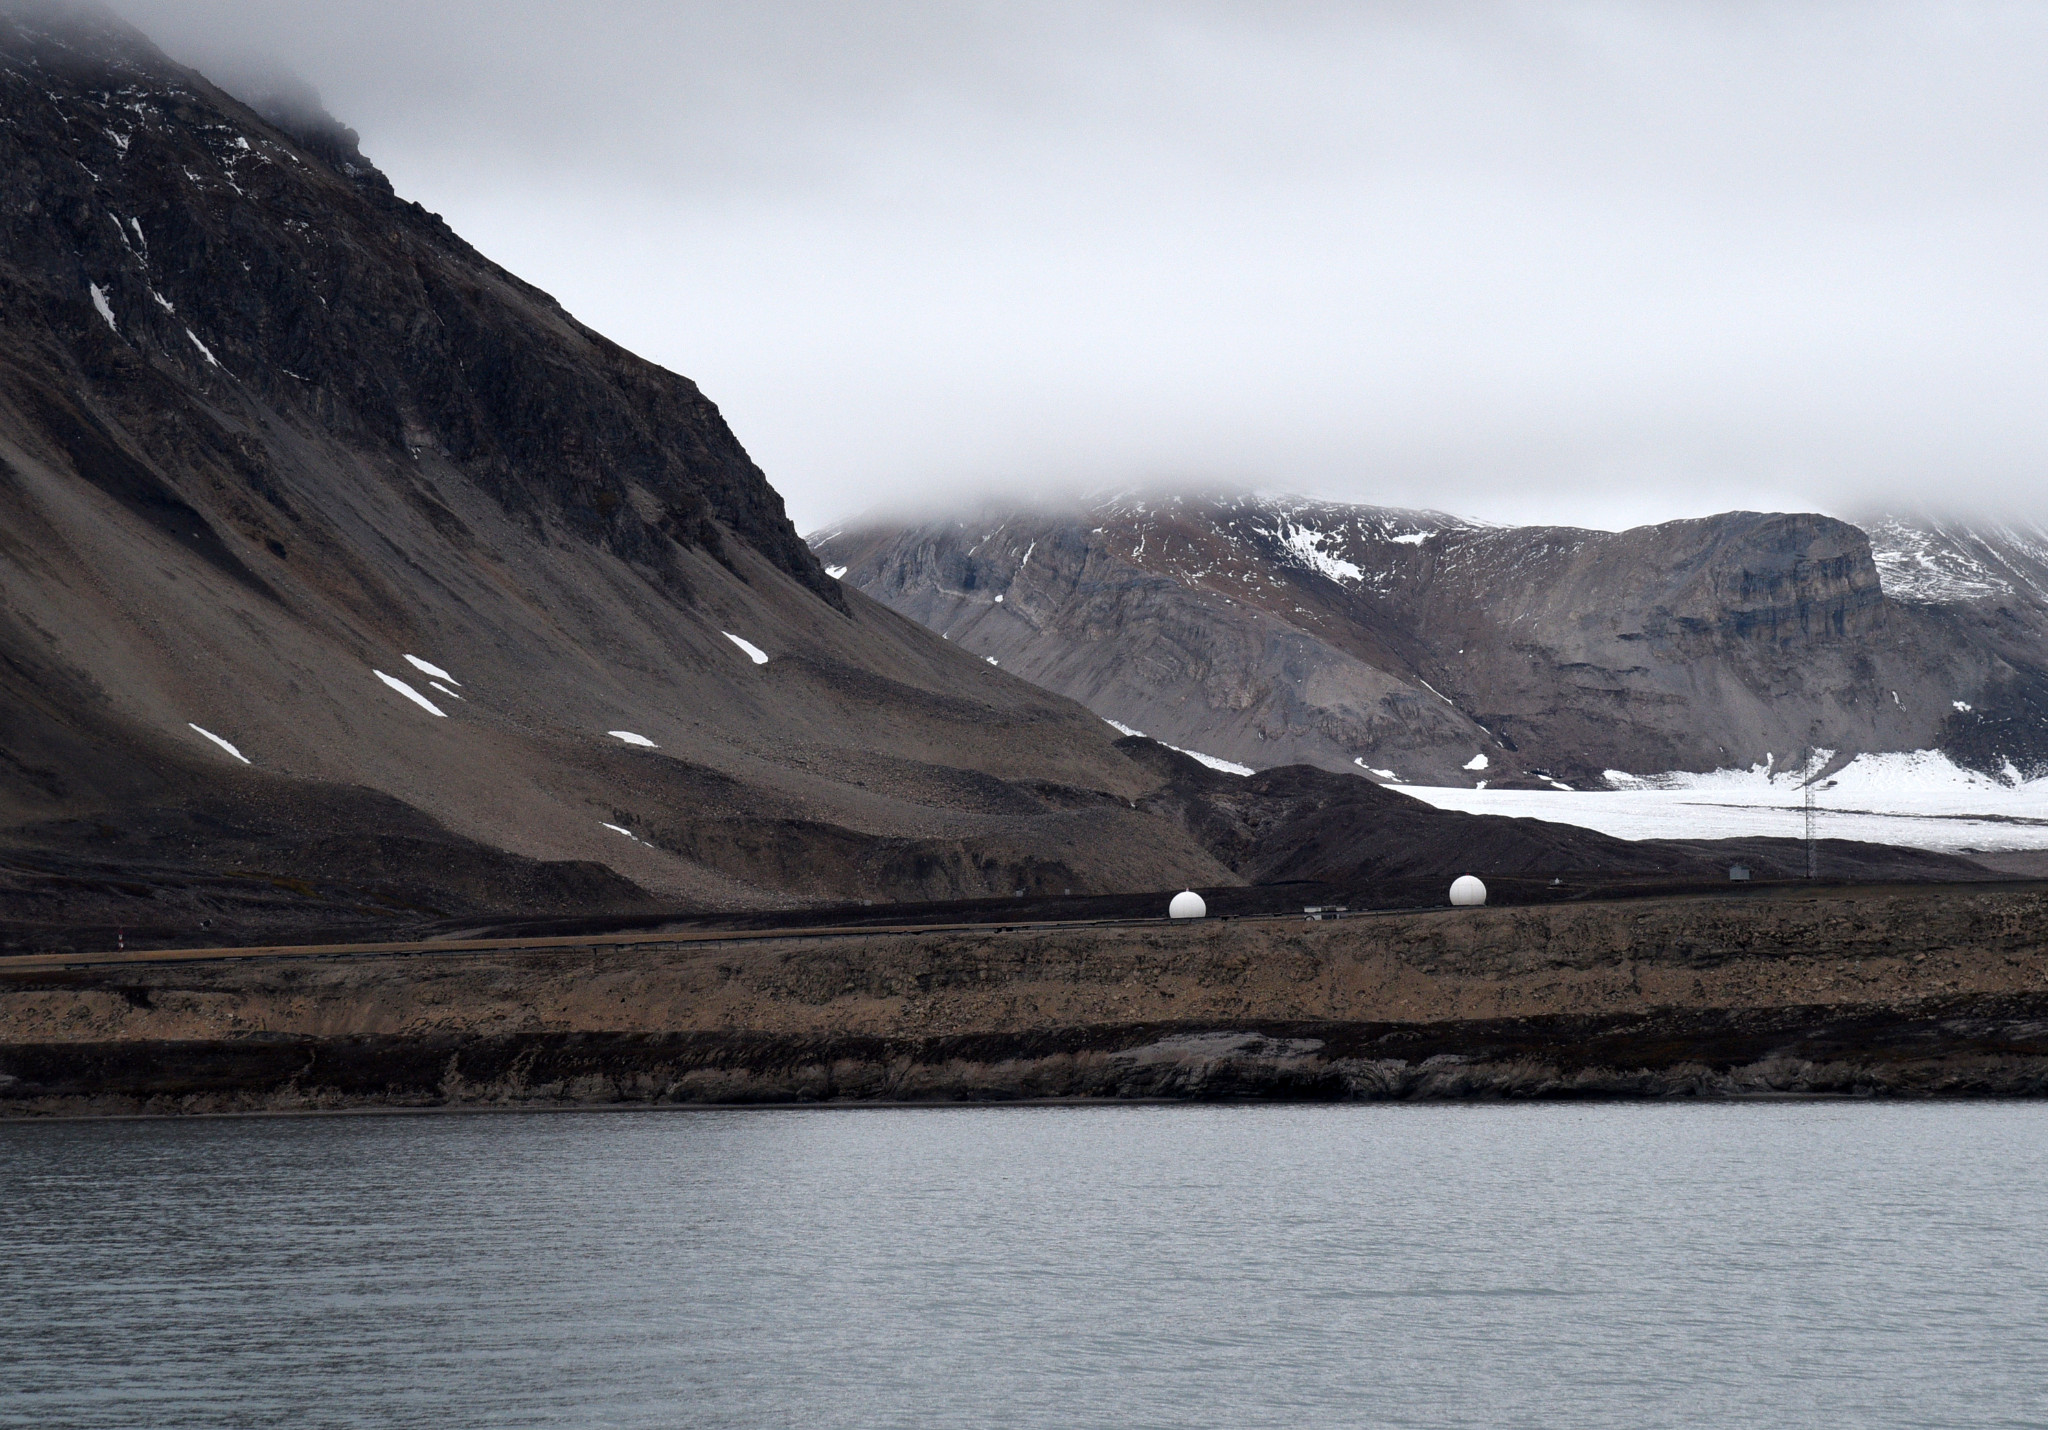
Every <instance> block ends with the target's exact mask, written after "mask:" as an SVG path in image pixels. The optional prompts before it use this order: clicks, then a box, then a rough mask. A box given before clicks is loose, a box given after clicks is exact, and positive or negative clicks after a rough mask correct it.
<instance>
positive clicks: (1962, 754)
mask: <svg viewBox="0 0 2048 1430" xmlns="http://www.w3.org/2000/svg"><path fill="white" fill-rule="evenodd" d="M1880 529H1881V530H1883V531H1884V532H1885V533H1886V536H1885V539H1886V542H1887V544H1886V546H1885V547H1884V548H1883V554H1884V556H1885V562H1884V564H1882V565H1881V564H1880V562H1879V560H1878V559H1877V554H1876V553H1874V552H1873V550H1872V545H1871V541H1870V538H1869V537H1868V536H1867V535H1866V534H1865V532H1864V531H1863V530H1862V529H1861V528H1859V527H1856V526H1853V525H1851V524H1849V523H1846V522H1842V521H1838V520H1835V519H1833V518H1830V517H1824V516H1814V515H1799V514H1767V513H1755V512H1730V513H1727V514H1724V515H1721V516H1716V517H1709V518H1704V519H1700V520H1691V521H1677V522H1667V523H1664V524H1662V525H1658V526H1650V527H1639V528H1636V529H1634V530H1630V531H1623V532H1600V531H1585V530H1579V529H1574V528H1566V527H1513V528H1509V527H1495V526H1482V525H1477V524H1474V523H1469V522H1462V521H1459V520H1457V519H1455V518H1451V517H1447V516H1444V515H1442V514H1441V513H1434V512H1400V511H1391V510H1387V509H1383V508H1373V507H1348V506H1339V505H1333V504H1328V503H1317V502H1306V501H1299V500H1294V499H1273V498H1243V499H1214V498H1207V499H1166V500H1162V501H1152V500H1144V499H1136V498H1126V499H1116V500H1109V501H1104V502H1101V503H1097V504H1095V505H1094V506H1091V507H1089V508H1088V509H1086V510H1081V511H1075V512H1068V513H1063V514H1043V513H1037V514H995V515H988V516H983V517H980V518H976V519H966V520H958V521H951V522H938V523H932V524H928V525H925V526H920V527H913V528H907V529H906V528H901V527H886V526H871V527H863V528H857V529H850V530H841V531H834V532H830V533H825V534H823V535H821V536H819V537H816V538H814V539H813V544H814V546H815V547H816V549H817V551H818V552H819V554H820V556H821V557H822V558H823V559H824V560H825V561H826V562H827V563H828V564H829V565H831V566H832V567H833V568H834V569H841V568H843V569H844V570H845V573H846V577H845V578H846V580H847V581H848V582H850V583H852V584H854V585H857V586H859V587H860V589H862V590H863V591H866V592H867V593H868V594H870V595H873V596H875V597H876V598H877V599H880V600H882V601H884V602H885V603H887V604H889V605H890V606H892V607H893V608H895V609H896V610H899V611H902V612H903V613H904V614H906V615H910V616H912V617H914V618H915V619H917V620H920V621H923V622H924V623H926V624H927V625H930V626H932V627H933V628H934V629H937V630H939V631H941V632H943V633H944V634H946V635H947V636H948V637H949V638H951V639H952V640H954V641H956V642H959V643H961V644H963V645H965V646H967V647H968V648H969V649H971V650H974V651H975V652H977V653H980V654H983V655H985V656H992V657H994V658H995V659H997V660H998V661H1000V662H1001V663H1002V665H1003V666H1004V668H1006V669H1010V670H1014V671H1017V672H1018V673H1020V674H1023V675H1026V676H1028V677H1029V678H1031V679H1034V680H1038V681H1040V682H1042V683H1044V684H1046V685H1048V686H1050V687H1051V688H1052V689H1055V690H1058V691H1061V692H1062V693H1065V694H1069V695H1072V696H1074V697H1075V698H1076V699H1079V700H1081V701H1083V702H1084V703H1086V704H1087V705H1088V706H1089V707H1090V708H1091V709H1093V710H1095V711H1096V712H1097V713H1099V714H1101V715H1103V716H1104V717H1106V718H1108V719H1111V720H1114V721H1117V722H1120V723H1121V724H1123V725H1125V726H1128V727H1131V728H1135V729H1142V730H1144V731H1146V732H1147V733H1149V734H1153V735H1156V736H1157V737H1159V738H1160V739H1163V740H1165V741H1167V742H1169V743H1171V744H1175V745H1178V746H1182V747H1185V748H1189V749H1193V750H1198V751H1200V752H1202V753H1204V754H1208V755H1212V756H1218V757H1222V758H1224V759H1228V760H1231V761H1237V762H1242V763H1244V764H1248V765H1251V766H1254V767H1256V768H1266V767H1269V766H1273V765H1277V764H1284V763H1290V762H1294V761H1305V762H1308V763H1312V764H1316V765H1320V766H1322V767H1324V768H1326V769H1350V770H1352V771H1354V772H1356V771H1359V770H1365V771H1367V772H1369V773H1370V774H1371V775H1372V776H1373V777H1374V778H1379V779H1399V780H1402V781H1407V782H1421V783H1464V784H1470V783H1476V782H1478V781H1481V780H1485V781H1488V782H1490V783H1494V784H1501V783H1524V784H1527V783H1545V782H1549V783H1567V784H1572V785H1577V786H1583V785H1585V784H1588V783H1597V782H1599V781H1600V780H1601V779H1602V776H1603V772H1604V771H1606V770H1609V769H1620V770H1627V771H1635V772H1653V771H1661V770H1671V769H1693V770H1707V769H1716V768H1726V767H1731V766H1733V767H1746V766H1748V765H1752V764H1761V763H1764V762H1765V761H1766V760H1768V759H1772V758H1775V759H1776V760H1778V761H1779V762H1783V761H1785V760H1786V759H1787V758H1788V757H1794V756H1796V755H1797V754H1798V752H1799V751H1801V750H1802V749H1804V748H1806V747H1808V746H1819V747H1825V748H1829V749H1833V750H1837V751H1840V752H1844V753H1855V752H1861V751H1879V750H1903V749H1924V748H1930V747H1935V748H1942V749H1945V750H1948V751H1949V752H1950V753H1951V754H1952V755H1954V757H1956V758H1957V759H1958V760H1959V761H1961V762H1964V763H1969V764H1971V765H1973V766H1975V767H1977V768H1980V769H1986V770H1989V771H1991V772H1993V773H2003V772H2005V771H2006V769H2007V766H2008V763H2010V765H2011V767H2012V769H2013V770H2015V771H2017V772H2018V773H2022V774H2027V773H2032V772H2034V771H2037V770H2040V769H2048V682H2044V678H2043V676H2042V674H2041V671H2042V668H2043V666H2044V665H2048V658H2044V637H2048V596H2044V590H2048V584H2044V583H2043V582H2041V581H2039V580H2037V579H2036V577H2037V576H2038V575H2040V574H2041V573H2048V565H2030V564H2029V563H2030V562H2036V563H2038V562H2039V561H2040V558H2041V554H2042V553H2044V552H2048V542H2044V543H2040V547H2039V550H2038V551H2035V554H2034V555H2032V556H2029V554H2028V553H2029V551H2032V550H2034V548H2033V547H2030V546H2029V545H2028V542H2027V541H2026V539H2025V538H2023V537H2015V536H2012V535H2011V534H2010V533H2008V534H2007V537H2006V539H2005V540H2004V542H2003V544H2002V545H1995V544H1994V545H1991V546H1987V544H1986V541H1985V539H1984V538H1983V537H1981V536H1980V535H1977V534H1970V535H1967V536H1965V535H1959V534H1957V533H1956V532H1955V531H1953V530H1951V532H1950V534H1949V535H1948V536H1946V537H1937V535H1936V534H1935V533H1933V532H1931V531H1922V530H1921V529H1920V528H1914V527H1911V526H1909V525H1908V524H1906V523H1904V522H1900V521H1896V520H1895V521H1892V522H1891V523H1890V524H1889V525H1888V526H1884V527H1882V528H1880ZM1915 531H1921V536H1922V537H1923V538H1925V540H1923V542H1922V546H1923V548H1924V547H1925V546H1926V545H1927V544H1928V542H1929V541H1933V540H1939V541H1941V542H1945V543H1947V545H1946V546H1945V547H1943V548H1942V549H1943V550H1947V551H1950V552H1951V555H1950V556H1949V557H1948V560H1949V562H1950V565H1951V566H1953V567H1956V568H1958V569H1974V570H1975V571H1976V572H1977V573H1978V574H1979V575H1980V576H1982V577H1983V578H1985V579H1982V580H1980V581H1979V583H1978V584H1977V585H1976V586H1975V587H1972V588H1970V589H1969V590H1967V591H1962V590H1960V588H1958V587H1957V585H1956V583H1955V582H1954V581H1948V582H1946V583H1945V584H1942V585H1940V586H1939V589H1938V590H1937V589H1930V588H1928V587H1927V584H1926V583H1924V582H1923V584H1922V586H1921V587H1918V588H1915V587H1912V586H1910V585H1907V586H1906V587H1905V589H1896V590H1895V589H1888V588H1895V587H1899V586H1900V585H1901V582H1900V579H1899V577H1898V576H1897V575H1896V574H1893V575H1887V574H1886V573H1887V572H1892V573H1897V572H1899V571H1901V570H1909V571H1914V572H1918V571H1922V570H1924V569H1926V566H1927V564H1929V563H1931V560H1932V559H1931V558H1926V553H1925V551H1924V549H1923V550H1921V551H1918V552H1916V553H1915V556H1914V557H1913V558H1911V559H1909V558H1907V557H1905V556H1902V555H1900V554H1899V547H1900V544H1901V543H1902V542H1904V541H1905V540H1906V538H1907V537H1908V536H1910V535H1911V533H1913V532H1915ZM1971 553H1974V554H1971ZM1999 553H2002V554H1999ZM1966 562H1967V563H1975V564H1974V567H1973V568H1972V567H1966V566H1965V563H1966ZM1936 564H1938V563H1936ZM1937 595H1938V596H1939V597H1940V599H1931V598H1930V597H1933V596H1937Z"/></svg>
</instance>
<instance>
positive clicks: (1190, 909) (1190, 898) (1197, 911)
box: [1166, 889, 1209, 919]
mask: <svg viewBox="0 0 2048 1430" xmlns="http://www.w3.org/2000/svg"><path fill="white" fill-rule="evenodd" d="M1208 913H1209V906H1208V904H1207V903H1205V902H1203V899H1202V896H1201V895H1200V894H1198V893H1196V892H1195V891H1194V890H1193V889H1182V890H1181V891H1180V892H1179V893H1178V894H1175V895H1174V896H1173V902H1172V903H1170V904H1168V905H1167V906H1166V916H1167V917H1168V918H1170V919H1199V918H1206V917H1208Z"/></svg>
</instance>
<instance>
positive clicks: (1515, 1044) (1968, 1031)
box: [0, 885, 2048, 1118]
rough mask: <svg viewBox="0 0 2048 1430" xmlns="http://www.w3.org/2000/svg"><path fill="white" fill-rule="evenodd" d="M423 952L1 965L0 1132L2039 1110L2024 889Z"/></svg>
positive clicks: (2039, 995)
mask: <svg viewBox="0 0 2048 1430" xmlns="http://www.w3.org/2000/svg"><path fill="white" fill-rule="evenodd" d="M472 942H476V941H472ZM432 948H433V953H434V955H435V956H433V957H421V956H419V953H420V952H421V951H422V950H415V951H408V952H400V951H397V950H380V951H368V952H365V951H342V950H334V951H329V950H326V949H320V950H243V951H235V952H234V953H233V955H232V956H226V957H212V958H204V959H195V958H193V956H192V954H193V952H194V951H190V950H177V951H169V950H166V951H163V954H162V955H160V956H158V957H154V958H152V957H150V956H148V955H143V956H141V957H139V958H136V957H131V958H130V959H129V960H127V961H121V962H97V963H95V962H91V961H89V960H81V959H79V958H76V957H70V958H64V957H61V956H60V957H59V958H57V959H55V960H47V961H46V960H35V962H34V966H26V964H27V961H25V960H20V959H16V960H9V961H8V963H7V964H0V1117H5V1118H23V1117H27V1118H34V1117H50V1116H65V1115H79V1116H120V1115H152V1116H153V1115H171V1116H177V1115H197V1114H231V1115H233V1114H244V1113H302V1112H329V1111H338V1110H362V1111H368V1110H388V1111H413V1110H437V1109H445V1110H485V1109H496V1108H541V1107H549V1108H554V1107H591V1108H596V1107H621V1108H626V1107H663V1106H689V1107H698V1108H711V1107H762V1106H805V1107H816V1106H885V1105H886V1106H898V1107H904V1106H961V1105H974V1104H989V1103H1006V1104H1017V1105H1027V1104H1028V1105H1056V1104H1074V1103H1083V1104H1100V1103H1135V1102H1141V1101H1183V1102H1184V1101H1208V1102H1222V1101H1229V1102H1238V1101H1289V1102H1306V1101H1317V1102H1327V1101H1443V1100H1499V1101H1521V1100H1558V1099H1612V1098H1674V1097H1677V1098H1702V1099H1713V1100H1725V1099H1739V1098H1748V1097H1758V1096H1778V1095H1785V1094H1791V1095H1807V1094H1823V1095H1831V1096H1832V1095H1840V1096H1849V1097H1900V1098H1924V1097H1971V1098H1976V1097H2006V1096H2041V1095H2044V1094H2048V889H2044V888H2042V887H2039V886H2029V887H2024V888H2014V887H2012V886H2003V887H1999V888H1996V889H1985V888H1982V887H1972V886H1967V885H1950V886H1927V887H1917V888H1902V887H1899V886H1882V887H1875V888H1855V887H1838V888H1831V889H1821V890H1814V891H1812V892H1811V893H1809V894H1805V895H1802V896H1800V897H1794V898H1774V899H1768V900H1758V899H1753V898H1733V899H1725V900H1708V899H1698V898H1660V899H1639V900H1628V901H1616V902H1612V903H1604V904H1591V903H1586V904H1573V905H1548V906H1530V905H1525V906H1510V907H1494V908H1483V909H1471V910H1448V909H1446V910H1435V911H1427V912H1419V913H1385V914H1377V915H1373V916H1370V917H1366V918H1353V919H1347V920H1343V921H1336V922H1309V921H1306V920H1303V919H1301V918H1299V917H1292V918H1271V919H1239V920H1232V921H1227V922H1226V921H1209V920H1204V921H1199V922H1194V921H1191V922H1189V923H1187V924H1181V925H1174V924H1167V923H1163V922H1159V921H1148V922H1144V923H1137V924H1124V923H1117V924H1111V923H1095V924H1087V925H1045V924H1040V925H1023V924H1019V925H1015V926H997V927H993V928H992V927H990V926H987V925H979V926H964V927H963V926H957V925H955V926H924V927H920V928H915V929H910V928H894V929H879V930H878V929H856V930H831V931H826V930H799V931H793V932H786V933H785V932H778V931H766V932H756V931H747V932H745V933H744V934H741V935H739V936H738V937H735V936H734V933H733V932H731V931H723V932H719V933H715V934H712V933H707V932H698V933H695V934H691V935H676V934H667V935H660V934H640V935H634V936H628V937H619V936H595V937H585V938H581V939H574V940H565V939H555V940H547V939H527V940H517V941H499V942H497V943H494V944H489V945H487V946H472V947H466V948H450V947H447V946H445V945H441V946H432Z"/></svg>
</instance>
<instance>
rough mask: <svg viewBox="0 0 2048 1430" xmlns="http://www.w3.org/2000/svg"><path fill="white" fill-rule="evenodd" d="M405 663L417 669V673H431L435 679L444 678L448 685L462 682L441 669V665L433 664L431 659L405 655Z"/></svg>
mask: <svg viewBox="0 0 2048 1430" xmlns="http://www.w3.org/2000/svg"><path fill="white" fill-rule="evenodd" d="M405 663H406V664H407V665H409V666H411V667H412V668H413V669H414V670H417V671H418V672H419V673H420V674H421V675H431V676H433V677H434V679H436V680H445V681H447V682H448V683H449V684H450V685H460V684H462V682H461V681H459V680H457V679H456V678H455V677H454V676H452V675H450V674H449V673H448V672H447V671H445V670H443V669H441V667H440V666H438V665H435V664H434V663H433V662H432V661H426V660H421V659H420V658H419V657H418V656H416V655H409V656H407V657H406V658H405Z"/></svg>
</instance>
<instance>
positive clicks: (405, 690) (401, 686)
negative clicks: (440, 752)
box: [370, 670, 448, 720]
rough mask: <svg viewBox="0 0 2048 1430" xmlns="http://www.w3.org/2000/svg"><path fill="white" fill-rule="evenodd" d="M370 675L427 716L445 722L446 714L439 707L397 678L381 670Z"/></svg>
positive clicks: (373, 671)
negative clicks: (436, 717)
mask: <svg viewBox="0 0 2048 1430" xmlns="http://www.w3.org/2000/svg"><path fill="white" fill-rule="evenodd" d="M370 674H372V675H374V676H376V677H377V678H378V679H379V680H381V681H383V682H384V683H385V684H386V685H388V686H390V687H391V688H392V689H393V690H395V691H397V692H398V693H399V694H400V695H403V696H404V697H405V698H406V699H407V700H410V701H411V702H412V703H413V704H415V705H417V706H419V707H420V709H422V710H424V711H426V712H427V713H428V714H429V715H438V716H440V717H441V718H442V719H443V720H446V719H447V718H448V714H447V712H446V711H444V710H443V709H441V707H440V706H438V705H436V704H435V703H434V702H433V701H431V700H429V699H427V697H426V696H424V695H422V694H420V693H419V692H418V691H417V690H414V689H413V688H412V687H411V686H410V685H407V684H406V683H405V682H404V681H402V680H400V679H399V678H398V677H397V676H395V675H386V674H385V673H384V672H383V671H381V670H372V671H371V672H370Z"/></svg>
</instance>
